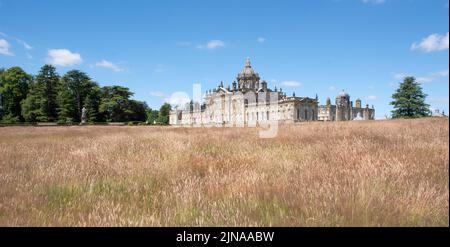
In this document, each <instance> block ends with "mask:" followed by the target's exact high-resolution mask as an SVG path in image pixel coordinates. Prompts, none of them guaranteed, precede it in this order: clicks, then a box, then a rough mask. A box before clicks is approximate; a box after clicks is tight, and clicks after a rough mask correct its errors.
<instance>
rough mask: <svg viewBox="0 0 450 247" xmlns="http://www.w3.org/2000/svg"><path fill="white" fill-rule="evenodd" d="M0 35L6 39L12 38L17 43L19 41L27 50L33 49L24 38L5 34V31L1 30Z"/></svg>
mask: <svg viewBox="0 0 450 247" xmlns="http://www.w3.org/2000/svg"><path fill="white" fill-rule="evenodd" d="M0 36H2V37H4V38H7V39H13V40H15V41H16V42H17V43H19V44H20V45H21V46H23V47H24V48H25V49H27V50H32V49H33V47H32V46H31V45H30V44H28V43H27V42H25V41H24V40H22V39H19V38H16V37H12V36H9V35H7V34H6V33H3V32H0Z"/></svg>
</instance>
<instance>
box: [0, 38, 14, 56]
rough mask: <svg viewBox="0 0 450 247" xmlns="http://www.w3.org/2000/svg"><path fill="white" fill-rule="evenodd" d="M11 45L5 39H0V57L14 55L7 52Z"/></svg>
mask: <svg viewBox="0 0 450 247" xmlns="http://www.w3.org/2000/svg"><path fill="white" fill-rule="evenodd" d="M10 47H11V45H10V44H9V43H8V41H6V40H5V39H0V55H5V56H14V54H13V53H12V52H11V51H10V50H9V48H10Z"/></svg>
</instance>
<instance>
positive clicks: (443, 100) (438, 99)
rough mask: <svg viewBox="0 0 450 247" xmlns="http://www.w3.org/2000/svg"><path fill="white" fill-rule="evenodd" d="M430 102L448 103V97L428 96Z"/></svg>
mask: <svg viewBox="0 0 450 247" xmlns="http://www.w3.org/2000/svg"><path fill="white" fill-rule="evenodd" d="M430 102H433V103H440V104H448V97H430Z"/></svg>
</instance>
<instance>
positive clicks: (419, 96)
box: [390, 77, 430, 118]
mask: <svg viewBox="0 0 450 247" xmlns="http://www.w3.org/2000/svg"><path fill="white" fill-rule="evenodd" d="M426 97H427V95H426V94H424V93H423V92H422V87H420V85H419V83H417V82H416V79H415V78H414V77H406V78H405V79H404V81H403V83H400V87H399V88H398V89H397V91H396V92H395V93H394V94H393V95H392V98H393V99H394V101H392V102H391V103H390V104H391V105H393V106H394V110H393V111H392V118H418V117H425V116H429V115H430V110H429V105H428V104H426V103H425V98H426Z"/></svg>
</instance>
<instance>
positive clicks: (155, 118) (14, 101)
mask: <svg viewBox="0 0 450 247" xmlns="http://www.w3.org/2000/svg"><path fill="white" fill-rule="evenodd" d="M133 94H134V93H133V92H131V91H130V90H129V89H128V88H126V87H122V86H118V85H113V86H104V87H100V86H99V84H98V83H96V82H94V81H93V80H92V79H91V78H90V77H89V76H88V75H87V74H86V73H84V72H82V71H80V70H71V71H68V72H67V73H66V74H65V75H63V76H62V77H61V76H59V75H58V73H57V72H56V68H55V67H54V66H52V65H48V64H47V65H44V66H42V68H41V69H40V71H39V73H38V74H37V75H36V76H32V75H30V74H28V73H26V72H25V71H24V70H23V69H22V68H20V67H11V68H9V69H6V70H5V69H0V122H2V123H20V122H57V123H77V122H80V121H81V115H82V109H83V108H86V113H87V114H86V115H87V121H88V122H91V123H95V122H147V123H149V124H154V123H157V124H169V111H170V105H169V104H167V103H166V104H164V105H162V106H161V108H160V110H154V109H151V108H150V107H148V105H147V104H146V103H145V102H143V101H137V100H133V99H131V97H132V96H133Z"/></svg>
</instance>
